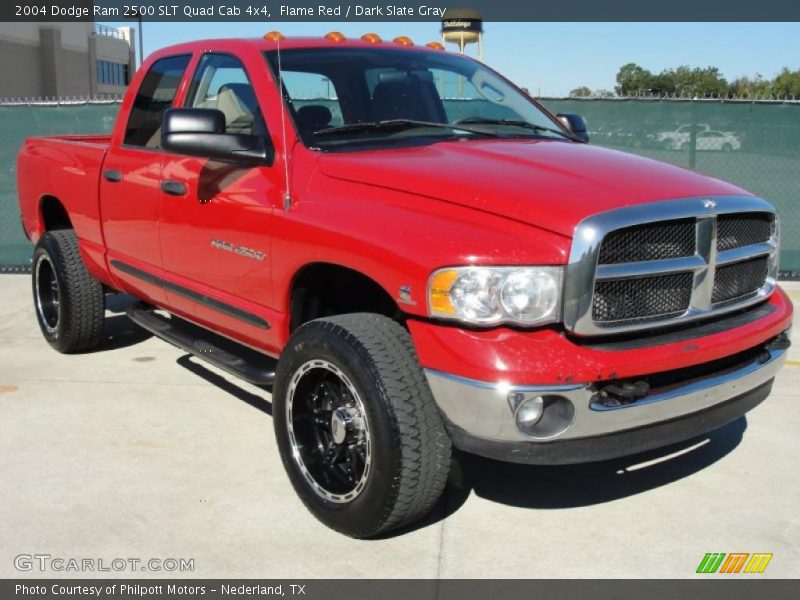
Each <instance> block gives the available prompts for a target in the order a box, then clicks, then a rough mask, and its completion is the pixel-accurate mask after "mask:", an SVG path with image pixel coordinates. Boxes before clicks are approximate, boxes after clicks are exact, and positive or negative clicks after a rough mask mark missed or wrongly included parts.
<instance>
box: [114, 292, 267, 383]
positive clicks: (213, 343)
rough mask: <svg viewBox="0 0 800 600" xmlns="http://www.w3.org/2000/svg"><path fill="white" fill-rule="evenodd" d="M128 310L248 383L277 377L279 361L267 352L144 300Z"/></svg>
mask: <svg viewBox="0 0 800 600" xmlns="http://www.w3.org/2000/svg"><path fill="white" fill-rule="evenodd" d="M126 313H127V315H128V318H129V319H130V320H131V321H133V322H134V323H136V324H137V325H138V326H139V327H142V328H143V329H146V330H147V331H149V332H150V333H152V334H153V335H155V336H156V337H160V338H161V339H162V340H164V341H166V342H169V343H170V344H172V345H173V346H177V347H178V348H180V349H181V350H183V351H185V352H188V353H189V354H192V355H194V356H196V357H197V358H199V359H202V360H204V361H205V362H207V363H209V364H212V365H214V366H215V367H217V368H219V369H222V370H223V371H227V372H228V373H230V374H231V375H235V376H236V377H239V378H240V379H244V380H245V381H247V382H248V383H252V384H255V385H263V386H271V385H272V382H273V381H274V380H275V368H276V365H277V361H276V360H275V359H274V358H271V357H269V356H267V355H266V354H261V353H259V352H256V351H255V350H252V349H250V348H247V347H245V346H241V345H239V344H237V343H235V342H232V341H230V340H227V339H226V338H223V337H221V336H218V335H217V334H215V333H213V332H211V331H208V330H207V329H203V328H202V327H199V326H197V325H194V324H192V323H188V322H185V321H181V320H179V319H176V318H167V317H163V316H161V315H159V314H158V313H156V312H155V310H154V309H153V308H152V307H151V306H149V305H147V304H144V303H142V302H137V303H135V304H132V305H131V306H129V307H128V309H127V311H126ZM221 346H225V349H223V348H222V347H221Z"/></svg>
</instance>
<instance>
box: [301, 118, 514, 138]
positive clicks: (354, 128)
mask: <svg viewBox="0 0 800 600" xmlns="http://www.w3.org/2000/svg"><path fill="white" fill-rule="evenodd" d="M423 127H433V128H436V129H449V130H451V131H466V132H467V133H474V134H477V135H483V136H486V137H501V136H500V135H499V134H497V133H492V132H490V131H485V130H483V129H473V128H472V127H462V126H461V125H458V124H453V123H436V122H434V121H417V120H415V119H389V120H384V121H365V122H362V123H349V124H347V125H339V126H338V127H326V128H325V129H318V130H317V131H315V132H314V135H315V136H335V135H343V134H348V133H362V132H366V133H368V132H371V131H402V130H404V129H416V128H423Z"/></svg>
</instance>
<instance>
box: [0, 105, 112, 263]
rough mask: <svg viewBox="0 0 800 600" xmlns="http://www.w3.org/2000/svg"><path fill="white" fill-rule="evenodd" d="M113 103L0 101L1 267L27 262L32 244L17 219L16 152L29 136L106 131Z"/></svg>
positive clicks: (108, 130) (110, 123) (110, 127)
mask: <svg viewBox="0 0 800 600" xmlns="http://www.w3.org/2000/svg"><path fill="white" fill-rule="evenodd" d="M118 109H119V105H118V104H116V103H108V102H105V103H93V104H87V103H84V104H61V105H56V104H54V105H32V106H26V105H6V106H3V105H0V140H2V143H0V268H2V267H5V270H9V267H25V266H29V265H30V260H31V252H32V248H31V245H30V243H29V242H28V240H27V239H26V238H25V234H24V233H23V232H22V225H21V223H20V219H19V208H18V205H17V153H18V152H19V149H20V147H21V146H22V143H23V142H24V141H25V138H26V137H28V136H34V135H71V134H80V133H107V132H110V131H111V129H112V127H113V126H114V118H115V117H116V115H117V110H118Z"/></svg>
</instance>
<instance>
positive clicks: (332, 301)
mask: <svg viewBox="0 0 800 600" xmlns="http://www.w3.org/2000/svg"><path fill="white" fill-rule="evenodd" d="M289 309H290V314H291V318H290V320H289V330H290V332H292V331H294V330H295V329H297V328H298V327H300V326H301V325H302V324H303V323H307V322H309V321H313V320H314V319H319V318H321V317H330V316H333V315H343V314H349V313H356V312H369V313H376V314H380V315H384V316H386V317H389V318H390V319H393V320H395V321H398V322H401V323H402V322H403V321H404V316H403V312H402V311H401V310H400V309H399V307H398V306H397V303H396V302H395V301H394V300H393V299H392V297H391V296H390V295H389V293H388V292H387V291H386V290H385V289H384V288H383V287H382V286H381V285H380V284H378V283H377V282H376V281H375V280H373V279H371V278H370V277H367V276H366V275H364V274H363V273H359V272H358V271H354V270H353V269H349V268H347V267H343V266H340V265H334V264H329V263H315V264H311V265H307V266H305V267H303V269H301V270H300V271H299V272H298V273H297V275H295V278H294V281H293V283H292V291H291V296H290V304H289Z"/></svg>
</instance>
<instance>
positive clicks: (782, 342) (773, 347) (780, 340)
mask: <svg viewBox="0 0 800 600" xmlns="http://www.w3.org/2000/svg"><path fill="white" fill-rule="evenodd" d="M791 345H792V341H791V340H790V339H789V334H788V333H786V332H785V331H784V332H783V333H782V334H780V335H779V336H778V337H776V338H774V339H773V340H772V341H771V342H769V343H768V344H766V345H765V346H764V351H763V352H762V353H761V354H760V355H759V357H758V362H760V363H761V364H764V363H767V362H769V360H770V359H771V358H772V355H771V353H772V352H775V351H778V350H787V349H788V348H789V346H791Z"/></svg>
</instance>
